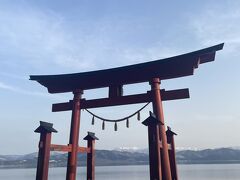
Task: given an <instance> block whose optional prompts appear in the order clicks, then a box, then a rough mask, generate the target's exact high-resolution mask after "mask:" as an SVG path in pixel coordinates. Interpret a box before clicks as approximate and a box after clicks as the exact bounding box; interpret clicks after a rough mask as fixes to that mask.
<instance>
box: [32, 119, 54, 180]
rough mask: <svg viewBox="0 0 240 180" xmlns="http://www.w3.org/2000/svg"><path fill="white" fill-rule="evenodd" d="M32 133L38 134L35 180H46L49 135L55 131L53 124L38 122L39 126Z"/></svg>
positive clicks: (49, 144)
mask: <svg viewBox="0 0 240 180" xmlns="http://www.w3.org/2000/svg"><path fill="white" fill-rule="evenodd" d="M34 132H36V133H40V141H39V145H38V148H39V150H38V163H37V174H36V180H47V179H48V167H49V157H50V146H51V135H52V132H57V131H56V130H55V129H54V128H53V124H51V123H47V122H43V121H40V126H39V127H38V128H37V129H36V130H35V131H34Z"/></svg>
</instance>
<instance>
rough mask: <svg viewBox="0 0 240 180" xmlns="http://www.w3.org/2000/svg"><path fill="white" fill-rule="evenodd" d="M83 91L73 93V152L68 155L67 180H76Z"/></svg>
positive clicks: (71, 132)
mask: <svg viewBox="0 0 240 180" xmlns="http://www.w3.org/2000/svg"><path fill="white" fill-rule="evenodd" d="M82 93H83V91H82V90H76V91H74V92H73V94H74V97H73V107H72V120H71V129H70V138H69V145H71V147H72V148H71V151H70V152H69V153H68V164H67V175H66V180H76V173H77V154H78V140H79V128H80V112H81V110H80V101H81V95H82Z"/></svg>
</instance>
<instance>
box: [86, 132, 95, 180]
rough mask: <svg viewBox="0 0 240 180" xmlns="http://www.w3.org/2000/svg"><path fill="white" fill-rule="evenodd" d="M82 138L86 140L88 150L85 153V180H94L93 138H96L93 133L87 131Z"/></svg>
mask: <svg viewBox="0 0 240 180" xmlns="http://www.w3.org/2000/svg"><path fill="white" fill-rule="evenodd" d="M84 140H87V146H88V148H89V150H90V152H88V153H87V180H95V140H98V138H97V137H96V136H95V133H92V132H88V135H87V136H86V137H85V138H84Z"/></svg>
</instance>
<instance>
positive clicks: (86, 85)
mask: <svg viewBox="0 0 240 180" xmlns="http://www.w3.org/2000/svg"><path fill="white" fill-rule="evenodd" d="M223 45H224V44H223V43H222V44H218V45H215V46H212V47H208V48H205V49H201V50H198V51H194V52H191V53H187V54H183V55H179V56H174V57H170V58H166V59H161V60H156V61H150V62H146V63H140V64H135V65H130V66H124V67H119V68H112V69H106V70H99V71H91V72H83V73H75V74H62V75H40V76H39V75H37V76H35V75H34V76H30V80H35V81H37V82H39V83H40V84H42V85H43V86H45V87H47V89H48V92H49V93H65V92H73V94H74V97H73V100H70V101H69V102H65V103H59V104H53V106H52V111H53V112H57V111H68V110H71V111H72V120H71V130H70V138H69V145H68V152H69V153H68V165H67V175H66V179H67V180H75V179H76V168H77V153H78V148H79V147H78V140H79V128H80V112H81V111H80V110H81V109H86V108H97V107H106V106H116V105H126V104H135V103H144V102H152V105H153V112H154V114H155V115H156V119H157V121H158V122H157V123H156V125H155V126H151V127H149V128H148V130H149V132H148V136H149V138H148V139H149V166H150V180H172V179H177V177H173V176H172V174H171V172H172V171H173V169H171V166H170V163H171V162H170V161H171V159H169V152H168V149H169V148H168V142H167V141H168V139H167V135H166V133H165V132H166V129H165V124H164V117H163V107H162V101H167V100H174V99H183V98H189V91H188V89H178V90H171V91H165V90H164V89H161V90H160V80H161V81H162V80H168V79H173V78H178V77H184V76H190V75H193V72H194V69H195V68H198V66H199V64H202V63H207V62H210V61H214V59H215V54H216V51H218V50H221V49H222V48H223ZM141 82H149V83H150V85H151V91H148V92H147V93H144V94H135V95H127V96H124V95H123V94H122V88H123V85H127V84H134V83H141ZM103 87H108V88H109V96H108V98H101V99H90V100H86V99H84V98H82V94H83V91H84V90H88V89H95V88H103ZM148 121H150V123H151V118H150V119H148ZM148 121H147V122H146V124H148V123H149V122H148ZM171 133H173V132H172V131H170V130H169V132H168V133H167V134H171ZM58 148H60V149H61V146H59V147H58ZM62 148H63V149H64V148H66V147H65V146H62ZM69 148H70V149H69ZM160 149H161V151H160ZM175 170H176V169H175Z"/></svg>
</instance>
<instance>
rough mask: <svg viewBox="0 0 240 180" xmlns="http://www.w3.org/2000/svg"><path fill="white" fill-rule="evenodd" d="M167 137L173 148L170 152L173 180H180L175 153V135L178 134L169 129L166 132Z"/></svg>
mask: <svg viewBox="0 0 240 180" xmlns="http://www.w3.org/2000/svg"><path fill="white" fill-rule="evenodd" d="M166 135H167V141H168V144H170V146H171V149H170V150H169V151H168V152H169V161H170V166H171V174H172V180H178V173H177V162H176V151H175V143H174V135H177V134H176V133H175V132H173V131H171V128H170V127H168V130H167V131H166Z"/></svg>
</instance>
